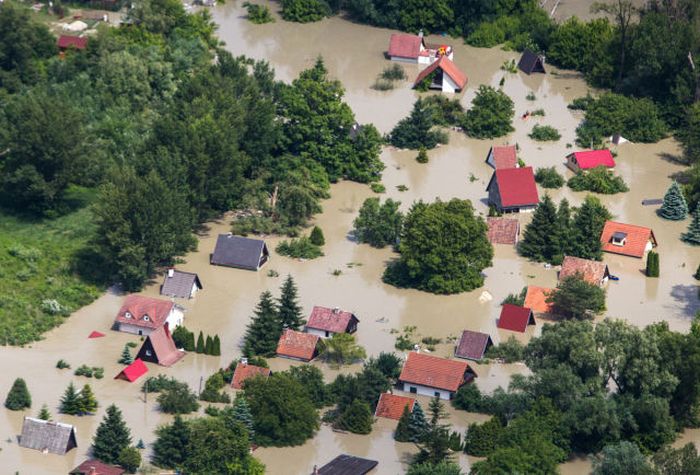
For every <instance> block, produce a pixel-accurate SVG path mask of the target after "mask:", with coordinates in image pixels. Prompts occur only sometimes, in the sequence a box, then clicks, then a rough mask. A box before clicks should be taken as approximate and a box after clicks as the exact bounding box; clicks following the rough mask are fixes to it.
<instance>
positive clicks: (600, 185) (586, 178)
mask: <svg viewBox="0 0 700 475" xmlns="http://www.w3.org/2000/svg"><path fill="white" fill-rule="evenodd" d="M567 185H568V186H569V188H571V189H572V190H574V191H592V192H593V193H601V194H604V195H614V194H615V193H622V192H625V191H629V187H628V186H627V185H626V184H625V182H624V180H623V179H622V177H620V176H615V175H613V172H612V171H611V170H608V169H607V168H606V167H604V166H602V165H601V166H599V167H595V168H593V169H591V170H588V171H581V172H578V173H577V174H576V175H574V176H573V177H571V178H569V181H568V182H567Z"/></svg>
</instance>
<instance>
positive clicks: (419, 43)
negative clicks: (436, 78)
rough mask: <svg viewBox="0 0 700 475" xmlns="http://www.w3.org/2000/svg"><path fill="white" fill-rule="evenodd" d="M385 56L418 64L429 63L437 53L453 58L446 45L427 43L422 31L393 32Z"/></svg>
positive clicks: (450, 49) (450, 48) (449, 47)
mask: <svg viewBox="0 0 700 475" xmlns="http://www.w3.org/2000/svg"><path fill="white" fill-rule="evenodd" d="M386 54H387V56H388V57H389V59H391V60H392V61H405V62H411V63H419V64H430V63H432V62H433V61H435V60H436V59H437V57H438V55H439V54H443V55H445V56H447V57H448V58H449V59H452V58H453V55H454V52H453V51H452V47H451V46H448V45H429V44H427V43H426V42H425V40H424V38H423V33H422V32H421V33H419V34H417V35H410V34H407V33H394V34H392V35H391V38H390V39H389V49H388V50H387V53H386Z"/></svg>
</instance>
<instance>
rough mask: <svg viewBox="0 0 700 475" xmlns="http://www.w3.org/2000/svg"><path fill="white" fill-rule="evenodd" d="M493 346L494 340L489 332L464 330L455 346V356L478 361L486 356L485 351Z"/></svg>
mask: <svg viewBox="0 0 700 475" xmlns="http://www.w3.org/2000/svg"><path fill="white" fill-rule="evenodd" d="M491 346H493V341H492V340H491V337H490V336H489V335H488V334H486V333H481V332H474V331H471V330H464V331H463V332H462V337H461V338H460V339H459V343H458V344H457V347H456V348H455V356H456V357H458V358H464V359H467V360H475V361H478V360H480V359H481V358H483V357H484V353H486V350H488V349H489V347H491Z"/></svg>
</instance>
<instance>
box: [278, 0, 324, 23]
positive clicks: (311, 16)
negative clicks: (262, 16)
mask: <svg viewBox="0 0 700 475" xmlns="http://www.w3.org/2000/svg"><path fill="white" fill-rule="evenodd" d="M281 3H282V18H284V19H285V20H287V21H296V22H299V23H308V22H313V21H319V20H322V19H323V18H325V17H327V16H328V15H330V13H331V10H330V7H329V6H328V3H326V2H325V0H282V2H281Z"/></svg>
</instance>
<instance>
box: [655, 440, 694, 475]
mask: <svg viewBox="0 0 700 475" xmlns="http://www.w3.org/2000/svg"><path fill="white" fill-rule="evenodd" d="M652 461H653V462H654V467H655V468H656V469H657V470H658V471H659V472H660V473H661V474H662V475H684V474H692V473H700V456H698V452H697V449H696V448H695V445H693V444H692V443H688V444H686V445H684V446H683V447H681V448H678V449H674V448H671V447H664V448H663V449H661V450H660V451H658V452H657V453H655V454H654V455H653V456H652Z"/></svg>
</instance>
